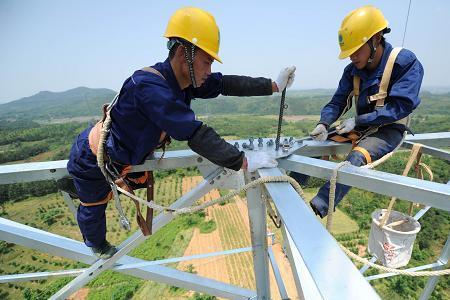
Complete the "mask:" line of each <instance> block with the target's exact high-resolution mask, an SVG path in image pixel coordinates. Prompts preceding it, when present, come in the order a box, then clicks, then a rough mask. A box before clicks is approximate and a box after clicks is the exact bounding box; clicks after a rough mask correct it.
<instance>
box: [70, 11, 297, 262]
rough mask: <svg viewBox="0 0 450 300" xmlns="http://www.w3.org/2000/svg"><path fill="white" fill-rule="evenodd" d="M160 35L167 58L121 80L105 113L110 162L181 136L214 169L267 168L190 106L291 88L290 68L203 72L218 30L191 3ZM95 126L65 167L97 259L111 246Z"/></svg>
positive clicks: (135, 159)
mask: <svg viewBox="0 0 450 300" xmlns="http://www.w3.org/2000/svg"><path fill="white" fill-rule="evenodd" d="M164 36H165V37H167V38H168V49H169V57H168V58H167V59H166V60H165V61H164V62H161V63H157V64H155V65H154V66H152V67H147V68H144V69H141V70H137V71H135V72H134V73H133V75H131V76H130V77H129V78H128V79H126V80H125V82H124V84H123V86H122V88H121V90H120V92H119V95H118V98H117V101H116V103H115V105H114V106H112V107H111V109H110V110H109V114H110V116H111V120H112V123H111V127H110V131H109V135H108V137H107V140H106V143H105V148H106V153H107V156H108V161H109V163H110V167H111V168H114V169H115V170H116V171H117V172H118V173H120V174H126V170H127V169H128V166H130V165H137V164H142V163H143V162H144V161H145V159H146V158H147V157H149V156H151V155H152V153H153V151H154V150H155V149H157V148H160V147H164V146H165V144H167V142H168V140H169V139H170V138H174V139H176V140H180V141H188V145H189V147H190V148H191V149H192V150H193V151H195V152H196V153H198V154H200V155H202V156H204V157H205V158H207V159H208V160H210V161H211V162H213V163H215V164H217V165H219V166H222V167H226V168H230V169H233V170H239V169H241V168H242V169H247V170H249V171H254V170H256V169H258V168H262V167H275V166H276V165H277V163H276V161H275V160H274V159H273V158H272V157H271V156H270V155H268V154H266V153H264V152H255V153H254V154H247V155H244V152H242V151H239V150H238V149H236V148H235V147H234V146H232V145H230V144H228V143H227V142H226V141H225V140H223V139H222V138H221V137H220V136H219V135H218V134H217V133H216V132H215V131H214V130H213V129H212V128H211V127H208V126H207V125H206V124H204V123H203V122H201V121H199V120H197V119H196V117H195V114H194V112H193V111H192V109H191V107H190V103H191V100H192V99H194V98H214V97H217V96H218V95H220V94H222V95H232V96H258V95H271V94H272V93H273V92H281V91H282V90H283V89H285V88H288V87H290V86H291V85H292V82H293V80H294V75H295V67H289V68H284V69H282V70H281V72H280V74H279V76H278V78H277V80H276V81H274V82H272V80H270V79H267V78H251V77H247V76H236V75H222V74H221V73H211V64H212V63H213V61H214V60H217V61H219V62H221V60H220V58H219V56H218V51H219V38H220V36H219V28H218V26H217V24H216V22H215V20H214V17H213V16H212V15H210V14H209V13H208V12H206V11H204V10H201V9H199V8H194V7H186V8H182V9H179V10H178V11H176V12H175V13H174V15H173V16H172V17H171V19H170V21H169V23H168V25H167V29H166V32H165V35H164ZM102 126H103V124H102V122H99V123H97V125H95V126H93V127H92V126H91V127H89V128H87V129H86V130H84V131H83V132H82V133H81V134H80V135H79V136H78V137H77V139H76V140H75V143H74V144H73V146H72V149H71V153H70V159H69V162H68V165H67V169H68V171H69V173H70V174H71V176H72V177H73V182H74V185H75V188H76V192H77V195H78V197H79V198H80V202H81V204H80V206H79V208H78V211H77V220H78V224H79V227H80V230H81V233H82V235H83V239H84V242H85V244H86V245H87V246H88V247H91V248H92V250H93V252H94V253H95V254H96V255H97V256H98V257H100V258H109V257H111V256H112V255H113V254H114V253H115V252H116V251H117V249H116V248H115V247H114V246H112V245H111V244H110V243H109V242H108V241H107V240H106V217H105V209H106V205H107V202H108V200H109V199H111V186H110V184H109V183H108V182H107V181H106V179H105V177H104V175H103V173H102V172H101V170H100V168H99V167H98V166H97V157H96V154H97V153H96V152H97V148H98V144H99V135H100V130H101V129H102ZM124 172H125V173H124ZM141 175H142V174H136V173H132V174H126V179H127V180H128V181H129V182H130V183H131V184H132V185H134V186H135V187H140V186H139V184H141V183H142V180H141V178H140V176H141Z"/></svg>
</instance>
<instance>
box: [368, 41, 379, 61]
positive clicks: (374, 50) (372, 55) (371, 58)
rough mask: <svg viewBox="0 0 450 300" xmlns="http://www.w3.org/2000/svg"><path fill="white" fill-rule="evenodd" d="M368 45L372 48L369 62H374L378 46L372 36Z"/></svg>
mask: <svg viewBox="0 0 450 300" xmlns="http://www.w3.org/2000/svg"><path fill="white" fill-rule="evenodd" d="M367 45H369V48H370V56H369V59H368V60H367V63H368V64H371V63H372V62H373V59H374V58H375V53H376V52H377V47H376V46H375V45H374V41H373V37H371V38H370V40H369V41H368V42H367Z"/></svg>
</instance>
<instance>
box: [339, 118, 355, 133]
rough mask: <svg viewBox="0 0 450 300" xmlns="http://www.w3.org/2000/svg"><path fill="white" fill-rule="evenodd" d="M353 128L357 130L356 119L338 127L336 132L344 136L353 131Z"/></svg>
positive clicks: (348, 120)
mask: <svg viewBox="0 0 450 300" xmlns="http://www.w3.org/2000/svg"><path fill="white" fill-rule="evenodd" d="M353 128H355V118H350V119H347V120H345V121H344V122H342V123H341V124H339V125H338V126H336V132H337V133H338V134H343V133H347V132H350V131H352V130H353Z"/></svg>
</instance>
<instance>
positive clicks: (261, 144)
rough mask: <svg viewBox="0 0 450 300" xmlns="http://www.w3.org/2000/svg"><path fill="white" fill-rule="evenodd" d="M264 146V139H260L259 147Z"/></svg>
mask: <svg viewBox="0 0 450 300" xmlns="http://www.w3.org/2000/svg"><path fill="white" fill-rule="evenodd" d="M262 146H263V139H262V138H261V137H260V138H258V147H262Z"/></svg>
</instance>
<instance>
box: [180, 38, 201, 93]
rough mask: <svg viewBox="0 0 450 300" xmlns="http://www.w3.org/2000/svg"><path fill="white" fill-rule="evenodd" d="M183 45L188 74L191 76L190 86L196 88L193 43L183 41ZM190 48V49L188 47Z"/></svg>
mask: <svg viewBox="0 0 450 300" xmlns="http://www.w3.org/2000/svg"><path fill="white" fill-rule="evenodd" d="M183 47H184V57H185V59H186V63H187V65H188V69H189V76H190V77H191V82H192V86H193V87H194V88H197V87H198V86H197V82H196V81H195V74H194V58H195V45H193V44H190V43H189V44H188V43H183ZM188 48H190V51H189V49H188Z"/></svg>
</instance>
